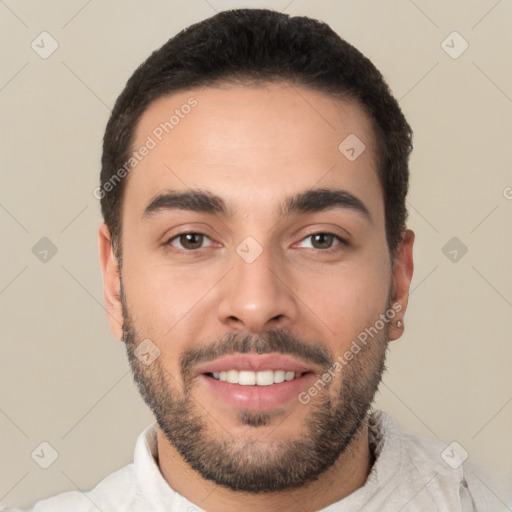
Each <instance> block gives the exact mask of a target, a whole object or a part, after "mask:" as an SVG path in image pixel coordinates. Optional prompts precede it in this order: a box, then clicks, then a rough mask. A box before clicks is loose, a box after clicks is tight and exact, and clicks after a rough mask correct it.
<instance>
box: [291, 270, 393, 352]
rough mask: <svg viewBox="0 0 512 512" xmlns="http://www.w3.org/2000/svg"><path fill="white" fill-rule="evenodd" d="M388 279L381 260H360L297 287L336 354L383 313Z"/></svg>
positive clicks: (387, 290)
mask: <svg viewBox="0 0 512 512" xmlns="http://www.w3.org/2000/svg"><path fill="white" fill-rule="evenodd" d="M390 279H391V274H390V269H389V267H388V266H387V264H386V262H385V261H380V262H378V261H374V262H372V264H371V265H370V264H367V262H363V261H361V262H359V263H356V264H351V265H346V266H339V267H338V268H336V267H332V268H331V271H330V272H328V273H326V274H323V273H322V274H321V275H317V276H316V278H315V280H314V283H315V284H314V286H311V285H309V286H307V287H306V286H305V285H302V286H301V288H302V289H303V290H304V299H303V300H304V302H305V303H306V304H308V306H309V307H310V309H311V310H312V311H313V312H314V313H315V314H316V315H318V317H319V319H321V321H322V324H323V325H325V326H326V330H325V335H326V336H327V337H328V339H331V346H332V347H333V349H334V351H335V352H336V353H342V352H344V351H345V349H346V348H347V347H348V346H349V345H350V344H351V342H352V340H354V339H356V338H357V335H358V334H359V333H361V332H362V331H363V330H364V329H365V328H367V327H369V326H372V325H374V324H375V322H376V321H377V319H378V318H379V315H380V314H381V313H383V312H384V311H385V308H386V306H387V301H388V293H389V285H390ZM309 282H310V283H311V280H309ZM306 290H307V291H306Z"/></svg>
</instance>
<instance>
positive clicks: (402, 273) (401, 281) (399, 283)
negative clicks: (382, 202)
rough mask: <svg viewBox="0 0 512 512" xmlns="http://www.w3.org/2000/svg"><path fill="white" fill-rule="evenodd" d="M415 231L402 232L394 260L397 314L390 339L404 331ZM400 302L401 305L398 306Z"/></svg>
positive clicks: (394, 290) (412, 265) (394, 295)
mask: <svg viewBox="0 0 512 512" xmlns="http://www.w3.org/2000/svg"><path fill="white" fill-rule="evenodd" d="M413 245H414V232H413V231H412V230H410V229H407V230H405V231H404V232H403V233H402V241H401V242H400V244H399V246H398V247H397V250H396V253H395V259H394V262H393V303H394V307H393V309H395V311H396V312H397V313H396V316H395V318H394V320H393V323H392V324H391V327H390V329H389V340H390V341H392V340H396V339H398V338H400V336H402V334H403V332H404V316H405V311H406V309H407V303H408V300H409V289H410V285H411V279H412V274H413V270H414V264H413V256H412V249H413ZM398 304H399V305H400V307H398Z"/></svg>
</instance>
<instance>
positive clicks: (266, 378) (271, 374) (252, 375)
mask: <svg viewBox="0 0 512 512" xmlns="http://www.w3.org/2000/svg"><path fill="white" fill-rule="evenodd" d="M304 373H309V372H292V371H289V370H288V371H287V370H262V371H257V372H256V371H250V370H240V371H239V370H234V369H233V370H224V371H221V372H213V373H205V374H204V375H206V376H207V377H211V378H213V379H216V380H220V381H222V382H227V383H229V384H239V385H240V386H271V385H273V384H281V383H283V382H289V381H292V380H295V379H298V378H299V377H301V376H302V375H304Z"/></svg>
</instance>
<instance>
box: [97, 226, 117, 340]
mask: <svg viewBox="0 0 512 512" xmlns="http://www.w3.org/2000/svg"><path fill="white" fill-rule="evenodd" d="M98 249H99V257H100V264H101V271H102V274H103V295H104V298H105V309H106V311H107V316H108V321H109V324H110V330H111V332H112V334H113V335H114V337H116V338H117V339H119V340H122V338H123V313H122V311H123V308H122V304H121V297H120V296H119V291H120V274H119V267H118V264H117V258H116V256H115V254H114V250H113V247H112V238H111V236H110V231H109V229H108V227H107V225H106V224H102V225H101V226H100V228H99V232H98Z"/></svg>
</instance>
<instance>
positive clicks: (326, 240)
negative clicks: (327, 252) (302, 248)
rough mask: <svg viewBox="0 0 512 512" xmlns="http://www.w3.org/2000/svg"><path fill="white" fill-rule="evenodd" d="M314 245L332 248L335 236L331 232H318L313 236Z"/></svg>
mask: <svg viewBox="0 0 512 512" xmlns="http://www.w3.org/2000/svg"><path fill="white" fill-rule="evenodd" d="M311 240H312V245H313V247H314V248H315V249H330V248H331V246H332V243H333V241H334V236H333V235H331V234H329V233H317V234H316V235H312V236H311Z"/></svg>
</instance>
